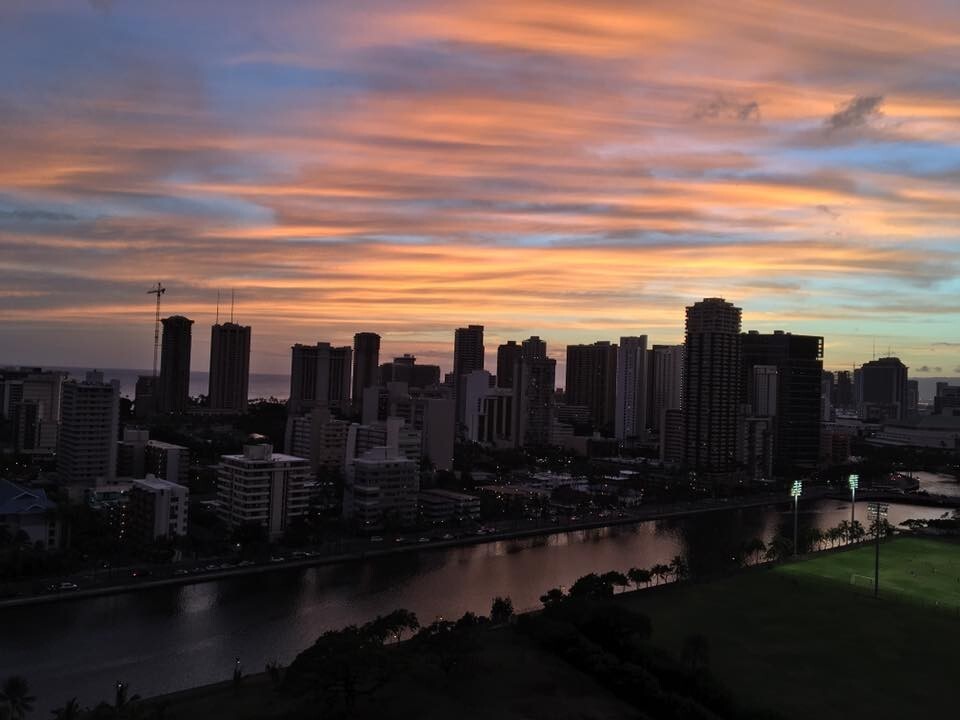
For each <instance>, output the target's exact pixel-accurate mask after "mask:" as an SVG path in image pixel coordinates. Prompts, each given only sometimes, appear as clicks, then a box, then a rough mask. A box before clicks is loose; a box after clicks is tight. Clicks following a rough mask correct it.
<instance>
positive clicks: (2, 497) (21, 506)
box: [0, 480, 57, 517]
mask: <svg viewBox="0 0 960 720" xmlns="http://www.w3.org/2000/svg"><path fill="white" fill-rule="evenodd" d="M56 507H57V504H56V503H55V502H53V501H52V500H50V499H49V498H47V494H46V493H45V492H44V491H43V490H33V489H29V490H28V489H27V488H22V487H20V486H19V485H15V484H13V483H12V482H10V481H9V480H0V517H2V516H4V515H21V514H32V513H37V512H44V511H46V510H53V509H55V508H56Z"/></svg>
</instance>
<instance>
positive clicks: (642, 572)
mask: <svg viewBox="0 0 960 720" xmlns="http://www.w3.org/2000/svg"><path fill="white" fill-rule="evenodd" d="M627 577H628V578H629V579H630V582H632V583H633V584H634V585H636V586H637V589H638V590H639V589H640V583H643V584H644V585H647V586H649V585H650V581H651V580H652V579H653V574H652V573H651V572H650V571H649V570H647V569H646V568H630V570H629V571H627Z"/></svg>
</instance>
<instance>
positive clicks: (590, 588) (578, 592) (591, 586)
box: [570, 573, 613, 598]
mask: <svg viewBox="0 0 960 720" xmlns="http://www.w3.org/2000/svg"><path fill="white" fill-rule="evenodd" d="M612 595H613V585H611V584H609V583H607V582H604V580H603V578H601V577H600V576H599V575H597V574H596V573H590V574H589V575H584V576H583V577H581V578H577V581H576V582H575V583H574V584H573V585H571V586H570V597H572V598H591V597H593V598H597V597H611V596H612Z"/></svg>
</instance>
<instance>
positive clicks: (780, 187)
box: [0, 0, 960, 376]
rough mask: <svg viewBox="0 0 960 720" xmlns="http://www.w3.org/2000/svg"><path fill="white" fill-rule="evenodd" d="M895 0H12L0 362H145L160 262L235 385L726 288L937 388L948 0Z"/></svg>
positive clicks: (575, 321) (948, 128)
mask: <svg viewBox="0 0 960 720" xmlns="http://www.w3.org/2000/svg"><path fill="white" fill-rule="evenodd" d="M920 6H922V12H919V11H918V6H917V3H910V4H907V3H905V2H886V3H875V2H870V3H866V2H862V3H850V4H846V6H845V7H844V8H843V9H836V8H831V4H829V3H825V2H815V3H799V2H796V3H777V4H776V7H774V6H773V5H771V4H770V3H765V2H759V1H758V0H752V1H747V0H743V1H741V2H734V3H728V4H725V5H724V6H723V8H722V9H721V8H720V7H718V6H716V5H715V4H710V3H692V4H690V5H688V6H684V8H683V9H677V8H675V7H674V6H672V5H670V4H666V3H645V4H644V7H643V8H635V7H631V6H629V5H624V4H621V3H605V2H597V3H580V4H577V5H575V6H574V5H570V6H557V5H555V4H551V3H544V2H530V3H524V4H523V5H522V6H520V5H518V4H516V3H510V2H489V3H483V4H482V5H479V4H475V3H469V2H463V3H456V4H453V5H451V4H448V3H439V2H436V0H428V1H424V2H417V3H413V4H410V5H407V6H405V7H404V10H403V11H402V12H397V11H396V8H395V5H393V4H388V3H373V4H370V5H369V6H366V7H364V8H363V11H362V12H360V11H359V10H358V9H356V8H351V7H347V6H333V5H324V4H316V5H314V4H311V5H309V6H307V5H304V4H302V3H271V5H270V8H269V9H266V8H264V7H263V6H258V5H257V4H254V3H234V4H232V6H231V15H230V18H229V20H230V22H229V23H224V22H223V18H222V9H221V8H220V7H219V6H218V5H217V4H198V3H164V4H163V5H162V6H160V5H157V6H153V7H144V6H142V5H140V4H133V3H127V2H122V1H120V0H117V1H115V2H108V1H105V0H99V1H97V2H89V3H80V2H77V3H66V2H48V3H13V4H7V5H5V7H4V8H3V9H2V10H0V19H2V20H3V22H2V23H0V28H2V29H0V41H2V42H0V57H2V58H3V59H4V60H6V62H3V63H0V68H4V69H0V109H2V112H0V139H3V140H4V141H5V142H4V146H5V148H6V153H7V155H6V159H7V161H6V163H5V164H4V167H3V168H0V247H2V248H3V253H2V259H0V282H2V285H3V288H4V289H3V291H0V300H2V302H0V346H2V347H3V348H4V351H3V356H2V357H0V362H4V363H31V364H33V363H36V364H46V365H78V366H97V365H100V366H119V367H141V368H145V367H149V365H150V352H151V350H152V347H151V322H150V318H151V312H152V305H151V298H150V296H148V295H146V294H145V293H146V290H147V289H148V288H149V287H151V286H152V285H153V284H154V283H156V282H157V280H162V281H163V282H164V283H165V285H167V286H168V288H169V292H168V294H167V295H166V296H165V297H164V299H163V302H164V308H165V310H164V314H165V315H172V314H182V315H186V316H188V317H190V318H192V319H194V320H195V321H196V322H197V323H199V324H201V325H207V324H211V325H212V324H213V323H212V320H213V316H214V312H215V303H216V293H217V288H222V289H230V288H233V289H235V290H236V293H237V319H238V320H239V321H240V322H242V323H243V324H245V325H251V326H253V327H254V339H253V347H252V355H251V370H252V371H253V372H284V371H285V368H286V366H287V363H288V353H289V347H290V345H292V344H293V343H296V342H316V341H317V340H323V341H329V342H331V343H333V344H334V345H338V346H339V345H348V344H350V338H351V337H352V335H353V334H354V332H357V331H371V332H376V333H378V334H380V335H381V336H382V337H383V346H382V350H381V353H382V355H383V356H384V357H393V356H399V355H401V354H402V353H403V352H411V353H413V354H416V355H417V356H418V358H421V359H422V360H423V361H424V362H426V363H433V364H438V365H440V366H441V367H442V368H444V369H445V370H448V369H449V367H450V361H451V358H452V355H451V352H450V349H449V345H450V341H449V338H450V335H451V333H452V331H453V329H454V328H456V327H460V326H466V325H469V324H472V323H479V324H483V325H485V326H486V327H487V328H488V331H487V335H486V338H485V341H486V344H487V346H488V347H495V346H496V345H498V344H500V343H502V342H505V341H506V340H508V339H516V340H519V339H522V338H524V337H528V336H530V335H534V334H537V335H540V336H542V337H544V338H545V339H546V340H547V341H548V342H549V344H550V347H551V351H552V353H553V354H554V355H556V356H557V357H558V358H560V357H561V353H562V350H563V348H564V347H565V346H566V345H574V344H581V343H592V342H594V341H596V340H599V339H606V340H611V341H614V340H616V339H617V338H618V337H621V336H630V335H636V334H646V335H648V336H649V338H650V341H651V343H664V344H674V343H678V342H679V341H680V339H681V337H682V327H683V308H684V307H686V306H687V305H689V304H690V303H691V302H694V301H696V300H697V299H699V298H701V297H713V296H723V297H727V298H730V299H731V300H733V301H735V302H736V303H737V304H738V305H739V306H741V307H743V309H744V316H743V324H744V327H745V328H751V329H757V330H759V331H761V332H771V331H773V330H775V329H783V330H787V331H790V332H794V333H797V334H814V335H823V336H824V337H825V339H826V348H825V363H826V365H827V366H828V367H833V368H840V367H849V366H851V365H852V364H853V363H858V364H859V363H862V362H865V361H866V360H868V359H869V358H871V357H873V356H874V352H873V347H874V343H875V345H876V355H877V356H880V355H885V354H887V350H888V348H889V349H890V351H891V353H892V354H894V355H897V356H899V357H901V358H902V359H904V361H905V363H906V364H907V365H909V366H910V367H911V375H912V376H924V375H928V376H932V375H937V376H949V375H955V374H960V346H958V344H957V342H956V327H958V326H960V311H958V309H957V307H956V303H955V297H956V295H957V291H958V290H960V281H958V266H960V258H958V253H957V250H956V247H957V245H958V243H957V237H956V231H955V229H954V228H955V227H956V226H957V220H958V219H960V217H958V215H960V212H958V208H960V203H957V202H956V200H957V197H956V190H955V187H954V182H955V177H956V173H957V171H958V168H960V154H958V153H957V139H958V138H957V134H956V118H957V117H958V115H960V102H958V101H957V99H956V97H955V79H954V76H955V72H954V69H955V67H956V65H957V60H958V59H957V51H956V46H957V43H956V38H957V37H958V34H960V16H958V14H957V13H956V12H955V11H954V10H953V9H952V8H951V5H950V4H949V3H943V2H937V1H935V0H928V1H927V2H923V3H920ZM206 342H207V341H206V340H204V339H203V338H201V337H198V338H197V339H196V341H195V350H196V352H195V356H196V363H195V367H197V368H198V369H202V367H203V364H204V361H203V358H205V357H207V356H208V352H209V348H208V347H207V346H206ZM492 359H493V356H492V355H491V353H490V352H488V353H487V356H486V361H487V364H488V365H490V363H491V361H492ZM561 362H562V360H561ZM490 366H492V365H490ZM924 368H927V370H926V371H925V370H924ZM937 368H939V370H938V369H937Z"/></svg>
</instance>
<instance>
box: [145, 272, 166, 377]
mask: <svg viewBox="0 0 960 720" xmlns="http://www.w3.org/2000/svg"><path fill="white" fill-rule="evenodd" d="M166 291H167V289H166V288H165V287H164V286H163V285H161V284H160V283H157V286H156V287H155V288H154V289H153V290H147V295H156V296H157V319H156V321H155V322H154V324H153V379H154V380H156V379H157V354H158V353H159V352H160V296H161V295H163V294H164V293H165V292H166Z"/></svg>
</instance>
